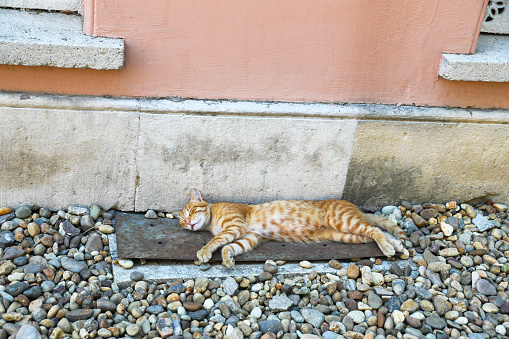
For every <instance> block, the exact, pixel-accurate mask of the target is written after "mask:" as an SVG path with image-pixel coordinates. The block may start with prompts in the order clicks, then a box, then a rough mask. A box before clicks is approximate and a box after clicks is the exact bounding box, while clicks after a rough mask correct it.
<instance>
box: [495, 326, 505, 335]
mask: <svg viewBox="0 0 509 339" xmlns="http://www.w3.org/2000/svg"><path fill="white" fill-rule="evenodd" d="M495 331H496V332H497V333H498V334H500V335H505V334H506V332H507V330H506V329H505V327H504V326H502V325H497V327H495Z"/></svg>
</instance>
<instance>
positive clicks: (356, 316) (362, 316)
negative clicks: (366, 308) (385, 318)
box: [348, 311, 366, 324]
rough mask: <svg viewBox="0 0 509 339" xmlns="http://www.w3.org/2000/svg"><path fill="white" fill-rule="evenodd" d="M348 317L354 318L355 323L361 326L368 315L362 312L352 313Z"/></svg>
mask: <svg viewBox="0 0 509 339" xmlns="http://www.w3.org/2000/svg"><path fill="white" fill-rule="evenodd" d="M348 316H349V317H350V318H352V320H353V322H354V323H356V324H360V323H362V322H364V320H366V315H365V314H364V312H362V311H350V312H349V313H348Z"/></svg>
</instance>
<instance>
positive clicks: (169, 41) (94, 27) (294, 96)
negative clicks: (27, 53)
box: [0, 0, 509, 108]
mask: <svg viewBox="0 0 509 339" xmlns="http://www.w3.org/2000/svg"><path fill="white" fill-rule="evenodd" d="M486 2H487V0H429V1H414V0H385V1H373V0H356V1H352V0H334V1H331V0H278V1H274V0H248V1H223V0H209V1H201V0H172V1H168V0H151V1H121V0H85V5H84V17H85V23H84V28H85V31H86V32H87V33H89V34H93V35H99V36H110V37H122V38H124V39H125V45H126V58H125V66H124V68H123V69H121V70H118V71H96V70H88V69H58V68H51V67H24V66H7V65H1V66H0V90H9V91H33V92H49V93H62V94H88V95H113V96H150V97H168V96H176V97H185V98H188V97H191V98H204V99H205V98H207V99H221V98H227V99H245V100H281V101H310V102H370V103H388V104H417V105H432V106H460V107H467V106H470V107H505V108H509V95H507V94H508V93H509V84H505V83H483V82H452V81H447V80H443V79H441V78H439V77H438V67H439V64H440V58H441V53H443V52H449V53H469V52H471V51H473V50H474V49H475V44H476V41H477V36H478V31H479V26H480V22H481V19H482V15H483V8H484V7H483V6H485V4H486Z"/></svg>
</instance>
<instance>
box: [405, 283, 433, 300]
mask: <svg viewBox="0 0 509 339" xmlns="http://www.w3.org/2000/svg"><path fill="white" fill-rule="evenodd" d="M408 289H409V290H411V291H414V292H415V294H416V295H417V297H419V298H421V299H427V300H431V298H433V294H432V293H431V292H430V291H428V290H425V289H424V288H422V287H419V286H408Z"/></svg>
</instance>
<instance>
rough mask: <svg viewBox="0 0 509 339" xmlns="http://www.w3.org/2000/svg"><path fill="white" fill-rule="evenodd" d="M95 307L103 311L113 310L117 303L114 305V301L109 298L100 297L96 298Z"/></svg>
mask: <svg viewBox="0 0 509 339" xmlns="http://www.w3.org/2000/svg"><path fill="white" fill-rule="evenodd" d="M97 308H99V309H101V311H103V312H106V311H110V312H115V310H116V308H117V305H115V303H114V302H112V301H110V300H109V299H106V298H101V299H99V300H97Z"/></svg>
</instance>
